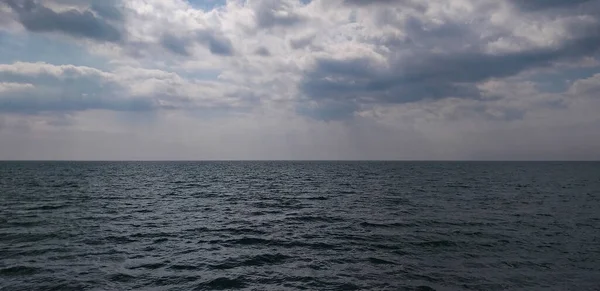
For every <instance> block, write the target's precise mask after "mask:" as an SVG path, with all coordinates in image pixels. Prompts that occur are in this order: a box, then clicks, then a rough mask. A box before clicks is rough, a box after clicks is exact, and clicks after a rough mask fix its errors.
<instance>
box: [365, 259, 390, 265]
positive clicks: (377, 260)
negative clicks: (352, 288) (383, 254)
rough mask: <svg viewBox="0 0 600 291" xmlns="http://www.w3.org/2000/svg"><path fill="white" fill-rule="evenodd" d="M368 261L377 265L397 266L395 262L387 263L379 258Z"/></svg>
mask: <svg viewBox="0 0 600 291" xmlns="http://www.w3.org/2000/svg"><path fill="white" fill-rule="evenodd" d="M368 261H369V262H371V263H372V264H375V265H395V264H396V263H394V262H391V261H386V260H384V259H379V258H369V259H368Z"/></svg>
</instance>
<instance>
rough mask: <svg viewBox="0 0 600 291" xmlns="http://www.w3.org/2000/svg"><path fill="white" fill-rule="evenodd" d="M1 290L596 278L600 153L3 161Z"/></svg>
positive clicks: (586, 283) (599, 269)
mask: <svg viewBox="0 0 600 291" xmlns="http://www.w3.org/2000/svg"><path fill="white" fill-rule="evenodd" d="M0 289H1V290H131V289H139V290H227V289H241V290H434V289H435V290H600V163H575V162H573V163H558V162H556V163H486V162H473V163H466V162H465V163H460V162H444V163H441V162H1V163H0Z"/></svg>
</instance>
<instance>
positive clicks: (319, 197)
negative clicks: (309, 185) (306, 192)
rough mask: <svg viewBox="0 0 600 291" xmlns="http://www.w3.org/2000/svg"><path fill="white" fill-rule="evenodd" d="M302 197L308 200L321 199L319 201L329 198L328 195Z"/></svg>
mask: <svg viewBox="0 0 600 291" xmlns="http://www.w3.org/2000/svg"><path fill="white" fill-rule="evenodd" d="M300 199H306V200H319V201H324V200H329V198H327V197H323V196H317V197H305V198H300Z"/></svg>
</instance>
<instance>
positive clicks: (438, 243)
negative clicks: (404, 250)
mask: <svg viewBox="0 0 600 291" xmlns="http://www.w3.org/2000/svg"><path fill="white" fill-rule="evenodd" d="M413 244H414V245H417V246H423V247H434V248H437V247H453V246H456V245H457V243H455V242H452V241H449V240H434V241H423V242H416V243H413Z"/></svg>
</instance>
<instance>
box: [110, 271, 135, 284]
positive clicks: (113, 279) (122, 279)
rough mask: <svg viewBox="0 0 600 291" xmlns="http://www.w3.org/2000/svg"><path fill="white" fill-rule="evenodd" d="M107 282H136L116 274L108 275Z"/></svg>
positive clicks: (132, 278) (127, 276) (121, 274)
mask: <svg viewBox="0 0 600 291" xmlns="http://www.w3.org/2000/svg"><path fill="white" fill-rule="evenodd" d="M108 280H109V281H111V282H119V283H127V282H132V281H134V280H136V278H135V277H134V276H131V275H128V274H123V273H116V274H111V275H109V276H108Z"/></svg>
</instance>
